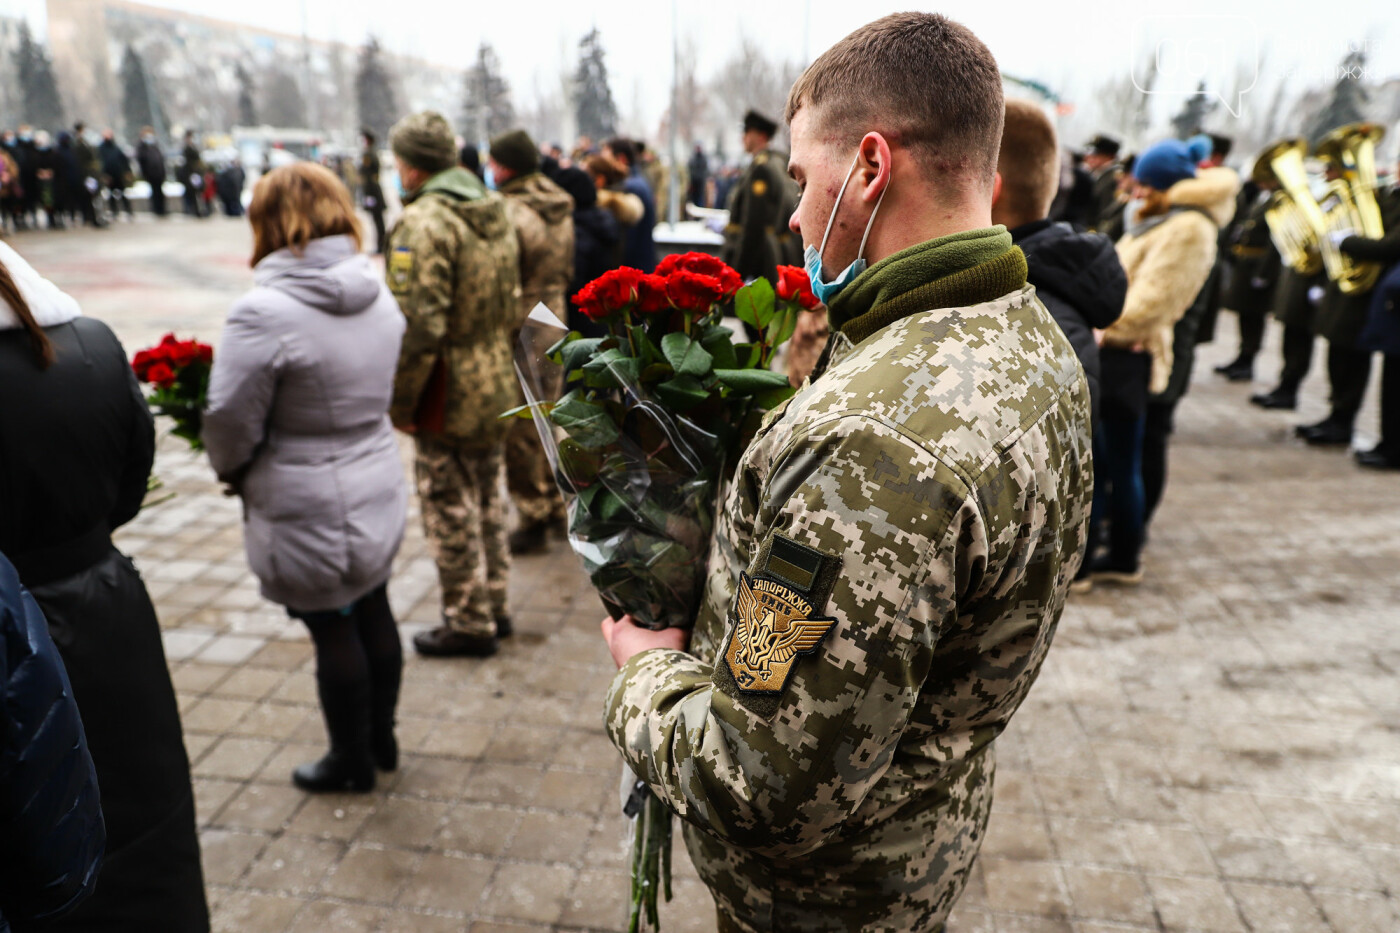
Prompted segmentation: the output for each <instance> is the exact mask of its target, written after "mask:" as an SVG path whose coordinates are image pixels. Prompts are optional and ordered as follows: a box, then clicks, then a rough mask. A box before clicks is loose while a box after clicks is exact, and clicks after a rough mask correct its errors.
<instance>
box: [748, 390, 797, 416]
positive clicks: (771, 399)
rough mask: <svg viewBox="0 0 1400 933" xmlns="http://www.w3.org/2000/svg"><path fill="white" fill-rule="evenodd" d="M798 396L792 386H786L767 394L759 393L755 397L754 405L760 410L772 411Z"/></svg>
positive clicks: (769, 391)
mask: <svg viewBox="0 0 1400 933" xmlns="http://www.w3.org/2000/svg"><path fill="white" fill-rule="evenodd" d="M796 394H797V390H796V389H794V388H793V387H792V386H791V385H785V386H783V387H782V388H780V389H769V390H767V391H766V392H759V393H757V394H755V395H754V397H753V403H754V404H755V405H757V406H758V407H759V408H762V409H764V410H767V411H771V410H773V409H774V408H777V407H778V406H779V405H781V404H783V402H786V401H787V400H788V399H790V398H792V397H793V396H794V395H796Z"/></svg>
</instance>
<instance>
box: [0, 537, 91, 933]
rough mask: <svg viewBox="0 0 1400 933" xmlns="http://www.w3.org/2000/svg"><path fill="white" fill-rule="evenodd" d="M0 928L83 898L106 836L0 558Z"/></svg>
mask: <svg viewBox="0 0 1400 933" xmlns="http://www.w3.org/2000/svg"><path fill="white" fill-rule="evenodd" d="M0 703H3V706H4V712H3V719H0V726H3V732H0V839H4V841H5V842H4V845H3V846H0V931H8V930H9V926H8V924H7V920H10V921H24V920H40V919H43V918H45V917H52V916H57V915H58V914H62V913H64V912H65V911H68V910H71V909H72V908H73V907H74V906H75V905H76V904H77V903H78V902H79V901H80V900H82V899H83V898H84V897H86V896H87V895H88V894H90V893H91V892H92V888H93V884H94V883H95V882H96V880H97V869H98V866H99V865H101V864H102V846H103V843H104V842H105V841H106V839H107V832H106V829H105V828H104V827H103V825H102V808H101V806H100V804H99V800H98V793H97V773H96V772H95V771H94V770H93V767H92V756H91V755H89V754H88V747H87V739H86V738H85V737H84V735H83V723H82V720H81V719H80V718H79V716H78V706H77V704H76V703H74V702H73V688H72V687H71V686H69V683H68V674H67V672H66V671H65V670H64V669H63V661H62V660H61V659H60V658H59V656H58V651H57V650H56V649H55V648H54V644H53V640H52V639H51V638H49V627H48V623H47V622H45V621H44V614H43V613H42V612H40V611H39V606H38V605H37V604H36V603H35V602H34V599H33V597H31V596H30V595H29V593H27V592H26V591H25V590H24V588H23V587H22V586H21V584H20V582H19V574H17V573H15V569H14V567H13V566H11V565H10V562H9V561H8V560H6V559H5V556H4V555H3V554H0Z"/></svg>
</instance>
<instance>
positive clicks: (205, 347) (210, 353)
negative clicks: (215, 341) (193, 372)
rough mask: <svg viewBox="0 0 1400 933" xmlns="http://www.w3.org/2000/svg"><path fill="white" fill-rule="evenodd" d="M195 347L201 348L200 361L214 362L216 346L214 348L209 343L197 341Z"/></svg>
mask: <svg viewBox="0 0 1400 933" xmlns="http://www.w3.org/2000/svg"><path fill="white" fill-rule="evenodd" d="M195 347H196V348H197V349H198V350H199V361H200V362H201V363H212V362H214V348H213V347H211V346H209V344H207V343H196V344H195Z"/></svg>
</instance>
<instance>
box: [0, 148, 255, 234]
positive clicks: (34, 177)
mask: <svg viewBox="0 0 1400 933" xmlns="http://www.w3.org/2000/svg"><path fill="white" fill-rule="evenodd" d="M169 161H170V159H169V158H168V157H167V155H166V151H165V150H164V149H163V148H162V146H161V144H160V142H159V140H158V138H157V136H156V132H155V130H154V129H153V128H152V127H149V126H147V127H143V128H142V130H141V134H140V138H139V139H138V141H137V143H136V145H135V146H134V147H132V148H130V149H128V148H126V147H124V146H123V145H122V144H121V143H119V142H118V141H117V139H116V136H115V135H114V134H113V132H112V130H110V129H104V130H103V131H102V132H101V134H100V135H99V134H97V133H96V132H94V131H92V130H90V129H89V128H87V127H86V126H84V125H83V124H82V123H77V124H75V125H74V126H73V128H72V130H71V131H69V130H63V131H61V132H59V133H57V134H51V133H49V132H48V131H46V130H35V129H34V127H32V126H29V125H27V124H26V125H21V126H19V127H18V128H17V129H15V130H8V129H7V130H0V233H4V232H5V231H7V230H10V231H16V232H18V231H24V230H40V229H49V230H62V229H65V228H68V227H73V226H79V225H81V226H89V227H106V226H108V225H110V224H111V223H113V222H115V221H117V220H120V219H121V217H122V215H123V214H125V215H126V219H127V220H128V221H130V220H134V219H135V211H134V210H133V208H132V202H131V189H132V188H134V187H135V186H136V184H137V182H145V184H146V187H147V189H148V190H147V193H146V199H147V203H148V205H149V207H150V211H151V213H152V214H154V215H156V216H157V217H164V216H166V213H167V207H166V196H167V195H166V190H165V185H166V183H167V182H168V181H174V182H176V183H178V184H179V186H180V197H181V203H182V206H183V210H184V213H186V214H187V215H189V216H192V217H209V216H211V215H212V214H213V213H214V212H215V211H216V210H221V211H222V212H223V214H224V215H225V216H228V217H241V216H243V192H244V187H245V185H246V182H247V172H246V171H245V170H244V168H243V164H242V161H241V160H240V159H239V158H238V157H237V156H236V155H224V156H221V158H220V159H219V160H218V161H217V163H211V162H209V161H207V160H206V159H205V156H204V154H203V152H202V151H201V149H200V147H199V145H198V144H197V141H196V139H195V134H194V133H193V132H187V133H186V134H185V135H184V139H183V144H182V148H181V149H180V152H179V155H178V156H177V157H175V158H174V160H173V161H174V167H173V170H171V169H170V168H168V167H167V166H168V163H169Z"/></svg>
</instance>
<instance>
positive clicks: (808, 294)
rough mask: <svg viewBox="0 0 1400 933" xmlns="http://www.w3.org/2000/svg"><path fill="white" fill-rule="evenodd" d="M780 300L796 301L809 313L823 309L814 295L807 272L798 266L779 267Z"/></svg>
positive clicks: (778, 291)
mask: <svg viewBox="0 0 1400 933" xmlns="http://www.w3.org/2000/svg"><path fill="white" fill-rule="evenodd" d="M777 293H778V298H779V299H780V300H782V301H795V302H797V303H798V304H799V305H801V306H802V307H803V308H805V309H806V310H808V311H815V310H816V309H817V308H819V307H821V302H820V301H819V300H818V299H817V296H816V295H814V294H813V293H812V281H811V279H809V278H807V270H806V269H803V268H800V267H798V266H779V267H778V288H777Z"/></svg>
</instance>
